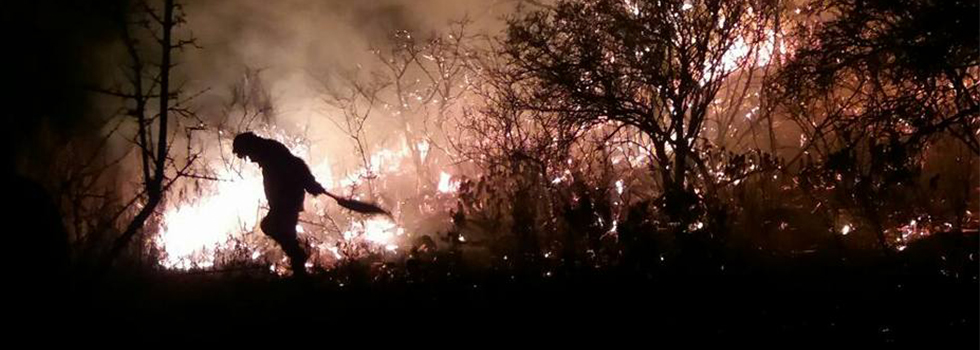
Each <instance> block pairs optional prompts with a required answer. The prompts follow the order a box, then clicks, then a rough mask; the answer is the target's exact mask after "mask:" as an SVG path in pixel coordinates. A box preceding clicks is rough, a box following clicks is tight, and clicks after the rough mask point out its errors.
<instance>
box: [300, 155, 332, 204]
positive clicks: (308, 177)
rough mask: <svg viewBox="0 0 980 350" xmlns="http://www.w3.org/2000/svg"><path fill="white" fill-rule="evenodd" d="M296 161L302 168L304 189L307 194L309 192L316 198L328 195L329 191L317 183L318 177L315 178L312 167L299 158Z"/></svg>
mask: <svg viewBox="0 0 980 350" xmlns="http://www.w3.org/2000/svg"><path fill="white" fill-rule="evenodd" d="M296 160H297V161H299V164H300V165H301V168H302V169H301V171H302V174H303V176H302V177H303V188H304V189H306V192H309V193H310V194H312V195H314V196H319V195H321V194H326V193H327V190H326V189H324V188H323V185H320V183H319V182H317V181H316V177H314V176H313V173H312V172H311V171H310V167H309V166H307V165H306V162H304V161H303V160H302V159H299V158H296Z"/></svg>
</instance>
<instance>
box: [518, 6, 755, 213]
mask: <svg viewBox="0 0 980 350" xmlns="http://www.w3.org/2000/svg"><path fill="white" fill-rule="evenodd" d="M771 12H772V6H771V4H770V3H769V2H767V1H757V2H746V1H723V0H708V1H680V0H668V1H645V0H637V1H613V0H588V1H559V2H558V3H557V5H556V6H555V7H554V9H551V10H546V11H537V12H532V13H529V14H527V15H524V16H521V17H518V18H515V19H512V20H511V21H510V25H509V29H508V33H507V39H506V42H505V46H504V48H503V49H504V51H505V52H506V53H507V55H508V56H509V61H508V62H507V66H509V67H511V68H510V69H511V71H510V73H509V74H510V76H511V78H512V81H513V83H514V84H521V85H523V86H525V87H524V89H525V92H526V94H524V95H522V96H520V99H519V100H518V101H517V102H519V103H520V104H522V106H521V107H522V108H524V109H528V110H536V111H541V112H547V113H555V114H556V115H557V116H558V120H559V121H560V122H561V123H563V124H569V125H578V126H592V125H597V124H603V123H611V124H612V125H620V126H623V127H629V128H636V129H638V130H640V131H642V132H643V133H644V134H646V136H648V137H649V138H650V140H651V141H652V142H651V145H652V148H653V151H654V154H653V158H654V159H655V161H656V164H657V166H656V169H657V171H658V172H659V174H660V178H661V180H662V182H663V186H664V189H665V198H666V200H667V203H669V204H668V205H667V206H666V208H665V209H666V210H667V212H668V213H669V214H670V215H671V217H672V218H673V219H674V220H676V221H679V222H681V223H682V224H683V223H684V222H685V221H688V220H690V218H687V215H686V214H685V213H688V212H690V210H689V206H691V205H693V203H694V202H696V200H695V199H693V197H694V196H693V195H691V194H690V193H691V191H692V185H693V182H692V181H689V180H690V179H691V178H692V177H691V175H692V174H693V173H692V172H691V171H690V170H691V169H692V168H691V165H690V164H692V162H693V163H696V162H698V158H699V155H698V152H697V149H698V147H699V146H698V143H699V142H700V141H699V140H700V134H701V131H702V129H703V126H704V123H705V121H706V116H707V115H708V110H709V108H710V106H711V104H712V103H713V102H714V101H715V97H716V95H717V94H718V91H719V89H720V88H721V87H722V86H723V84H724V82H725V81H726V78H727V77H728V76H729V74H730V73H731V72H733V71H735V70H737V69H738V68H741V67H744V66H745V65H746V63H747V62H749V60H750V58H751V56H750V55H744V54H739V53H738V50H733V47H735V46H736V45H745V46H747V47H753V46H754V45H756V44H757V43H758V42H760V41H761V40H762V39H763V37H764V35H763V32H764V29H765V28H767V26H768V22H769V21H770V18H771ZM681 226H682V227H684V226H686V225H681Z"/></svg>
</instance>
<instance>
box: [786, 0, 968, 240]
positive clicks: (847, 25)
mask: <svg viewBox="0 0 980 350" xmlns="http://www.w3.org/2000/svg"><path fill="white" fill-rule="evenodd" d="M805 8H806V9H807V12H806V15H808V16H809V17H810V18H809V20H807V21H805V22H803V23H802V24H801V25H800V26H799V27H798V28H797V32H796V33H795V35H794V40H797V41H798V43H797V44H796V45H795V46H797V47H798V48H799V49H798V50H797V52H796V53H795V55H794V56H793V57H792V59H791V60H790V61H789V62H788V63H787V64H786V66H785V67H784V68H783V69H782V70H781V71H780V72H779V75H778V76H777V77H776V79H773V80H772V85H773V91H774V94H773V95H772V96H771V98H773V99H775V100H776V101H778V102H776V103H775V105H776V106H779V107H780V109H782V111H783V112H784V113H786V115H787V116H788V117H789V118H790V119H791V120H793V121H794V122H795V123H796V125H797V126H798V127H799V129H800V131H801V133H802V135H801V136H800V137H801V141H800V142H801V148H802V149H801V151H800V153H799V154H798V155H797V156H796V157H795V158H794V159H793V160H792V162H797V161H801V162H804V164H803V165H804V168H805V169H804V174H806V175H808V176H806V178H807V179H808V181H809V184H810V185H811V187H812V188H813V189H814V190H815V191H820V192H832V193H836V196H835V197H836V198H837V202H838V203H840V204H841V205H843V206H845V207H847V208H851V207H854V208H859V213H860V216H862V217H864V218H865V219H867V220H868V222H869V224H870V226H871V227H870V231H872V232H874V236H875V237H876V238H877V241H878V244H879V245H880V246H881V248H882V249H885V250H886V251H887V248H888V247H889V246H890V244H889V243H888V237H886V234H885V232H886V230H887V227H888V226H889V225H890V224H891V223H894V222H895V221H896V220H897V219H899V218H901V220H904V221H905V222H907V221H908V219H907V216H908V215H909V211H910V210H912V209H913V208H912V207H913V206H912V205H911V203H910V199H909V198H907V196H908V195H909V194H910V193H912V192H913V191H912V190H911V189H910V188H912V186H914V185H915V182H916V181H917V177H918V174H919V172H920V170H921V167H922V166H921V164H922V162H921V159H922V157H923V154H924V152H925V150H926V149H927V148H928V147H929V146H930V145H932V144H934V143H936V142H937V141H938V140H941V139H942V138H950V137H951V138H955V139H957V140H959V141H960V142H961V143H962V144H963V145H964V146H965V147H966V148H968V149H969V150H970V151H972V153H973V156H974V157H976V156H977V155H978V154H980V141H978V140H980V139H978V137H980V135H978V132H977V130H980V117H978V115H980V110H978V101H980V85H978V84H977V82H978V79H980V50H978V48H977V45H976V32H975V31H970V30H962V28H976V27H977V24H978V22H977V16H976V15H975V14H976V12H977V10H978V7H977V3H976V2H969V1H954V2H950V3H942V4H939V3H935V2H931V1H918V0H903V1H854V0H825V1H824V0H820V1H812V2H810V3H808V4H807V6H806V7H805ZM895 204H899V206H898V207H895V206H894V205H895ZM902 213H905V214H902ZM957 225H959V223H957Z"/></svg>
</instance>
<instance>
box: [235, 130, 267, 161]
mask: <svg viewBox="0 0 980 350" xmlns="http://www.w3.org/2000/svg"><path fill="white" fill-rule="evenodd" d="M259 140H261V138H259V137H258V136H256V135H255V134H253V133H252V132H245V133H241V134H238V135H237V136H235V141H233V142H232V145H231V152H232V153H234V154H235V156H237V157H238V158H245V157H247V156H253V155H254V154H255V150H256V147H257V146H258V143H259Z"/></svg>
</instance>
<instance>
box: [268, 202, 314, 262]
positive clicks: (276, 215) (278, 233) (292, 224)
mask: <svg viewBox="0 0 980 350" xmlns="http://www.w3.org/2000/svg"><path fill="white" fill-rule="evenodd" d="M298 215H299V214H298V213H295V214H294V213H289V212H283V211H276V210H271V211H269V215H266V217H265V218H264V219H262V224H261V227H262V231H263V232H265V234H266V235H268V236H269V237H272V239H273V240H275V241H276V243H279V247H281V248H282V250H283V252H284V253H286V256H287V257H289V265H290V267H292V270H293V274H294V275H297V276H302V275H305V274H306V259H307V256H306V252H305V251H303V248H302V247H301V246H300V244H299V240H298V239H297V238H296V223H297V220H298Z"/></svg>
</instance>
